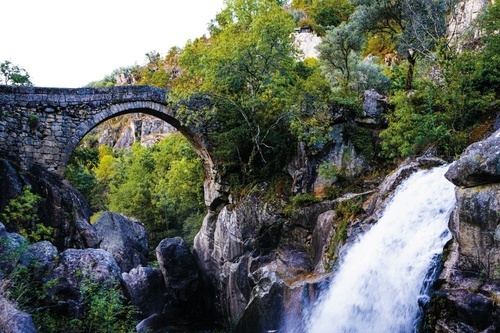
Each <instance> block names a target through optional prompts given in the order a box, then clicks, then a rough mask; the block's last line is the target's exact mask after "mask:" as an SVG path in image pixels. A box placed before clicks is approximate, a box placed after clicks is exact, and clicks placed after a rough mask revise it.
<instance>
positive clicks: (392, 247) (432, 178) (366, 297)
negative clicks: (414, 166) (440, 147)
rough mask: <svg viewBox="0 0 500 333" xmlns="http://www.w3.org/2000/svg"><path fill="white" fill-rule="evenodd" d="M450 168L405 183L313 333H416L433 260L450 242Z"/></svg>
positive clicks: (334, 288)
mask: <svg viewBox="0 0 500 333" xmlns="http://www.w3.org/2000/svg"><path fill="white" fill-rule="evenodd" d="M446 170H447V167H439V168H435V169H433V170H425V171H419V172H417V173H415V174H413V175H412V176H411V177H410V178H409V179H407V180H406V181H405V182H404V183H402V184H401V185H400V186H399V187H398V189H397V191H396V193H395V194H394V197H393V199H392V200H391V201H390V202H389V204H388V206H387V207H386V209H385V210H384V212H383V214H382V216H381V217H380V220H379V222H378V223H377V224H376V225H375V226H374V227H373V228H372V229H371V230H370V231H369V232H367V233H366V234H365V235H363V236H362V237H361V238H360V239H359V241H358V242H357V243H356V244H354V245H353V246H352V247H351V249H350V250H349V252H348V253H347V255H346V256H345V258H344V260H343V262H342V263H341V264H340V266H339V268H338V271H337V273H336V274H335V276H334V278H333V280H332V282H331V284H330V287H329V289H328V290H327V291H325V292H324V293H323V295H322V296H321V297H320V301H319V304H318V305H316V307H315V308H314V309H313V311H312V315H311V318H310V319H309V324H308V329H307V331H308V332H309V333H323V332H324V333H327V332H329V333H330V332H338V333H340V332H349V333H358V332H359V333H361V332H378V333H384V332H387V333H389V332H413V331H414V326H415V322H416V317H417V315H418V310H419V307H418V298H419V296H420V293H421V289H422V284H423V281H424V279H425V277H426V274H427V272H428V271H429V269H430V267H431V265H432V261H433V257H435V256H436V254H440V253H441V252H442V250H443V246H444V245H445V243H446V242H447V241H448V239H449V238H450V235H449V231H448V228H447V225H448V219H449V216H450V213H451V211H452V209H453V207H454V205H455V195H454V185H453V184H452V183H450V182H449V181H448V180H446V179H445V178H444V173H445V172H446Z"/></svg>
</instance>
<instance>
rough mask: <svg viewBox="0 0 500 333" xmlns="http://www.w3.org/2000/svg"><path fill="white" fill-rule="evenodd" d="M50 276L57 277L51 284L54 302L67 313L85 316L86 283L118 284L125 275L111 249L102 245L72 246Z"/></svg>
mask: <svg viewBox="0 0 500 333" xmlns="http://www.w3.org/2000/svg"><path fill="white" fill-rule="evenodd" d="M50 280H53V281H56V283H54V284H53V285H52V286H51V287H49V288H47V299H48V302H49V303H52V304H51V306H54V307H55V308H56V309H58V311H60V312H61V313H62V314H65V315H66V316H70V317H74V318H81V317H82V309H83V303H84V301H85V294H84V290H85V288H86V286H87V285H88V284H89V283H98V284H100V285H107V284H109V286H110V287H112V286H116V285H117V284H119V283H120V282H121V275H120V268H119V267H118V265H117V264H116V261H115V260H114V258H113V256H112V255H111V254H110V253H108V252H106V251H104V250H101V249H85V250H78V249H69V250H66V251H64V252H62V253H61V254H60V263H59V265H58V266H57V267H56V268H55V269H54V271H53V272H52V273H51V274H50Z"/></svg>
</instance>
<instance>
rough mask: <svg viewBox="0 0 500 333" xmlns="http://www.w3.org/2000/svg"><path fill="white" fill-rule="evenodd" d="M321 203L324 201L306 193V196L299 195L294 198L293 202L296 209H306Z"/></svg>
mask: <svg viewBox="0 0 500 333" xmlns="http://www.w3.org/2000/svg"><path fill="white" fill-rule="evenodd" d="M321 201H323V199H321V198H317V197H315V196H314V195H312V194H309V193H304V194H297V195H296V196H294V197H293V198H292V200H291V204H292V206H293V207H295V208H296V207H306V206H309V205H311V204H314V203H318V202H321Z"/></svg>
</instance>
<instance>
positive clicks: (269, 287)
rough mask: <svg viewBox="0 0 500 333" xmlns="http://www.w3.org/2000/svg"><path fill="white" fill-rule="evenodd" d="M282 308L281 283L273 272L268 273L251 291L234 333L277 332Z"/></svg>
mask: <svg viewBox="0 0 500 333" xmlns="http://www.w3.org/2000/svg"><path fill="white" fill-rule="evenodd" d="M284 306H285V305H284V303H283V281H281V279H280V278H279V277H278V276H277V274H276V273H275V272H269V274H268V275H267V276H266V277H265V278H263V279H262V280H261V281H260V282H259V285H258V286H256V287H255V288H254V289H253V292H252V299H251V300H250V302H249V303H248V306H247V308H246V309H245V312H244V313H243V316H242V317H241V319H240V320H239V321H238V324H237V326H236V328H235V330H234V332H238V333H255V332H278V330H279V329H280V324H281V319H282V315H283V312H284Z"/></svg>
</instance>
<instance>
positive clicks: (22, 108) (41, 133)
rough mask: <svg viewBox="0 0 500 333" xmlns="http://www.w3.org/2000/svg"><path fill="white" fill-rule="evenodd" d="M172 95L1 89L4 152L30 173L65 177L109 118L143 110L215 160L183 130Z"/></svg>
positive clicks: (0, 146) (149, 90)
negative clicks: (81, 146)
mask: <svg viewBox="0 0 500 333" xmlns="http://www.w3.org/2000/svg"><path fill="white" fill-rule="evenodd" d="M167 93H168V92H167V91H166V90H163V89H158V88H153V87H148V86H133V87H113V88H97V89H95V88H78V89H62V88H41V87H14V86H0V153H1V154H2V155H4V156H5V157H7V158H10V159H15V160H18V161H19V162H20V164H21V165H22V166H23V167H24V168H25V169H28V168H29V167H30V166H31V165H33V164H40V165H42V166H43V167H45V168H46V169H47V170H49V171H53V172H56V173H58V174H63V173H64V169H65V166H66V163H67V161H68V159H69V157H70V156H71V154H72V152H73V150H74V148H75V147H76V145H77V144H78V142H80V140H81V139H82V138H83V137H84V136H85V134H87V133H88V132H89V131H90V130H91V129H92V128H94V127H95V126H97V125H98V124H100V123H102V122H104V121H105V120H107V119H110V118H112V117H115V116H117V115H121V114H126V113H136V112H141V113H145V114H150V115H153V116H155V117H158V118H160V119H162V120H164V121H166V122H168V123H169V124H171V125H172V126H174V127H175V128H176V129H178V130H179V131H180V132H181V133H182V134H184V135H185V136H186V138H187V139H188V140H189V141H190V142H191V144H192V145H193V147H194V148H195V150H196V151H197V152H198V154H199V155H200V156H201V157H202V158H203V159H204V161H205V163H206V167H207V169H208V170H209V169H210V168H211V165H212V162H211V158H210V155H209V153H208V152H207V149H206V148H205V147H204V145H203V143H202V140H201V138H199V136H197V135H196V134H195V133H193V131H192V130H191V129H189V128H187V127H185V126H182V125H181V123H180V121H179V120H178V119H177V118H176V110H175V109H173V108H171V107H169V106H168V105H167V103H166V100H167Z"/></svg>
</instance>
